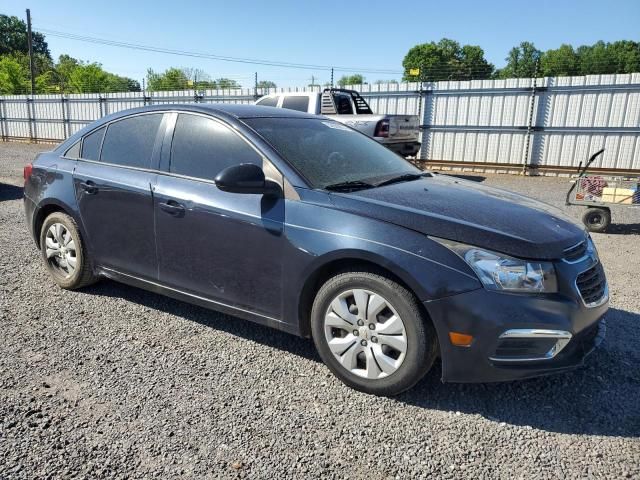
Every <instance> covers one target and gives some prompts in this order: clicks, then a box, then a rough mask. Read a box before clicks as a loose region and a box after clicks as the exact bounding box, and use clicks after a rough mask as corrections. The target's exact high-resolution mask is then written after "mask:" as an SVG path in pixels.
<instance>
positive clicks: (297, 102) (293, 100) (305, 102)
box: [282, 95, 309, 112]
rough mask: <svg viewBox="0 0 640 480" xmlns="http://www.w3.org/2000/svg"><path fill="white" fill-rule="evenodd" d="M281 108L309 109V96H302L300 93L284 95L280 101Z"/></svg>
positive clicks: (300, 110)
mask: <svg viewBox="0 0 640 480" xmlns="http://www.w3.org/2000/svg"><path fill="white" fill-rule="evenodd" d="M282 108H288V109H289V110H298V111H299V112H306V111H307V110H308V109H309V97H303V96H300V95H295V96H290V97H284V100H283V101H282Z"/></svg>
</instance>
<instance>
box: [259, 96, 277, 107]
mask: <svg viewBox="0 0 640 480" xmlns="http://www.w3.org/2000/svg"><path fill="white" fill-rule="evenodd" d="M256 105H260V106H262V107H275V106H276V105H278V97H267V98H263V99H262V100H259V101H258V102H257V103H256Z"/></svg>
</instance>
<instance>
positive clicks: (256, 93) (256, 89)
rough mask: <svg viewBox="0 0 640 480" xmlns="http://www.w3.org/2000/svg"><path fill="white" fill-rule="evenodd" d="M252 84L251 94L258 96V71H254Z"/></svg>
mask: <svg viewBox="0 0 640 480" xmlns="http://www.w3.org/2000/svg"><path fill="white" fill-rule="evenodd" d="M253 85H254V87H253V88H254V90H253V96H254V97H255V98H258V72H256V74H255V77H254V81H253Z"/></svg>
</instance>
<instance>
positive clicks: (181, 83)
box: [147, 67, 190, 92]
mask: <svg viewBox="0 0 640 480" xmlns="http://www.w3.org/2000/svg"><path fill="white" fill-rule="evenodd" d="M189 88H190V87H189V78H188V77H187V75H186V74H185V72H184V71H183V70H182V69H180V68H175V67H172V68H169V69H167V70H165V71H164V72H162V73H157V72H154V71H153V70H152V69H149V70H147V89H148V90H150V91H152V92H153V91H162V90H187V89H189Z"/></svg>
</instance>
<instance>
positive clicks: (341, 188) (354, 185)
mask: <svg viewBox="0 0 640 480" xmlns="http://www.w3.org/2000/svg"><path fill="white" fill-rule="evenodd" d="M373 187H375V185H373V184H371V183H367V182H363V181H362V180H349V181H348V182H339V183H332V184H331V185H327V186H326V187H324V188H325V190H333V191H336V192H352V191H355V190H364V189H365V188H373Z"/></svg>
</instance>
